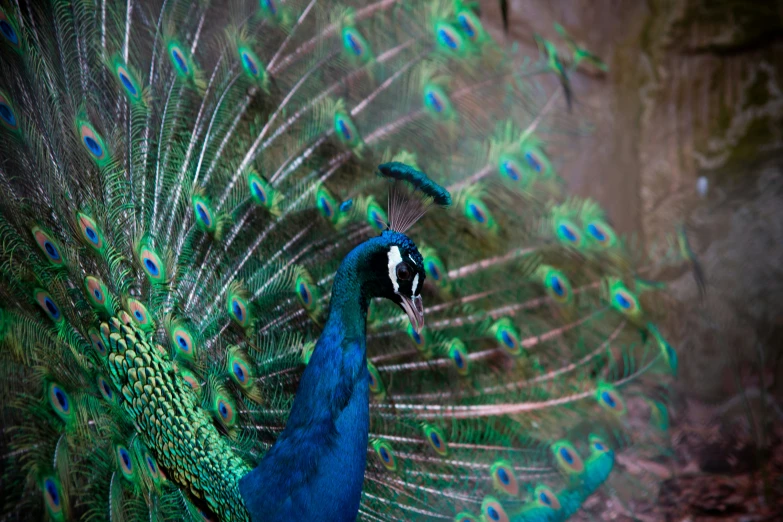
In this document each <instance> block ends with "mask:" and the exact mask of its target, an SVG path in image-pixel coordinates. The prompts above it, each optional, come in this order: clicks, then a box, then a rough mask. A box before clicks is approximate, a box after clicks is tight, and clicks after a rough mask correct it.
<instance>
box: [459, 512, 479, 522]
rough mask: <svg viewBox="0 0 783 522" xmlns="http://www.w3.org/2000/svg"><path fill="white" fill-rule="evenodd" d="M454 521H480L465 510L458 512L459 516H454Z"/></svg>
mask: <svg viewBox="0 0 783 522" xmlns="http://www.w3.org/2000/svg"><path fill="white" fill-rule="evenodd" d="M454 522H479V519H477V518H476V517H474V516H473V515H471V514H470V513H465V512H464V511H463V512H461V513H457V516H455V517H454Z"/></svg>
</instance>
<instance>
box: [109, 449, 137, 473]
mask: <svg viewBox="0 0 783 522" xmlns="http://www.w3.org/2000/svg"><path fill="white" fill-rule="evenodd" d="M114 457H115V458H116V459H117V467H119V468H120V472H121V473H122V476H123V477H125V478H126V479H127V480H129V481H131V482H132V481H133V479H134V477H135V475H136V469H135V466H134V463H133V456H132V455H131V452H130V451H128V448H126V447H125V446H123V445H122V444H117V445H116V446H115V448H114Z"/></svg>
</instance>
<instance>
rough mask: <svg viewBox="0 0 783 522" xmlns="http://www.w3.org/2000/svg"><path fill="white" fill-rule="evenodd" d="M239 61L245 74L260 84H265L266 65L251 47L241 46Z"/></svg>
mask: <svg viewBox="0 0 783 522" xmlns="http://www.w3.org/2000/svg"><path fill="white" fill-rule="evenodd" d="M238 51H239V61H240V63H241V64H242V69H243V70H244V71H245V74H246V75H247V76H248V77H249V78H251V79H252V80H254V81H255V82H256V83H258V84H264V83H265V82H266V79H267V75H266V67H265V66H264V64H263V63H262V62H261V60H260V59H259V58H258V55H257V54H256V53H254V52H253V50H252V49H250V47H247V46H242V47H240V48H239V50H238Z"/></svg>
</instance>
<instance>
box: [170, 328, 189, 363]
mask: <svg viewBox="0 0 783 522" xmlns="http://www.w3.org/2000/svg"><path fill="white" fill-rule="evenodd" d="M169 341H171V345H172V346H174V349H175V350H176V354H177V356H178V357H184V358H185V359H186V360H192V359H193V357H194V354H195V343H194V341H193V336H192V335H191V333H190V331H188V329H187V328H185V327H184V326H181V325H178V324H172V325H170V326H169Z"/></svg>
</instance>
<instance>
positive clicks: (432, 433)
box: [422, 423, 449, 457]
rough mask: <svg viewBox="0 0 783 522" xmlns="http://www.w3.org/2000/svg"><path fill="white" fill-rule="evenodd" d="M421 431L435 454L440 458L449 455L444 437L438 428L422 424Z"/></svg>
mask: <svg viewBox="0 0 783 522" xmlns="http://www.w3.org/2000/svg"><path fill="white" fill-rule="evenodd" d="M422 431H423V432H424V438H425V440H426V441H427V444H429V446H430V448H432V449H433V450H435V453H437V454H438V455H440V456H441V457H445V456H446V455H448V454H449V446H448V443H447V442H446V437H444V436H443V432H442V431H441V430H440V428H437V427H435V426H432V425H430V424H426V423H425V424H423V425H422Z"/></svg>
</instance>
